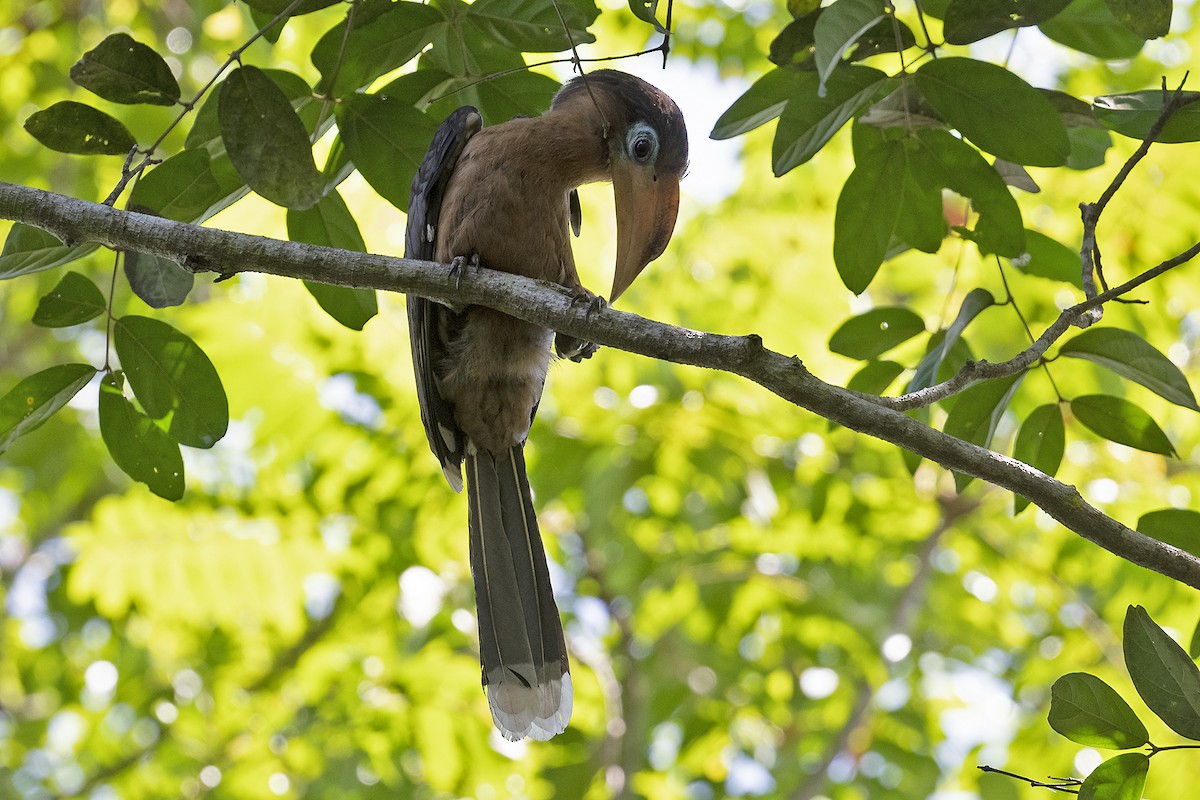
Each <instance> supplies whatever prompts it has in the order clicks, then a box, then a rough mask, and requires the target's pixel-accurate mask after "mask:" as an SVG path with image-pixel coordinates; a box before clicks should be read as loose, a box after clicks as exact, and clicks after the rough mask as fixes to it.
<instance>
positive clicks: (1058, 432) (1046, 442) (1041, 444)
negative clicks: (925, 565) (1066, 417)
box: [1013, 403, 1078, 741]
mask: <svg viewBox="0 0 1200 800" xmlns="http://www.w3.org/2000/svg"><path fill="white" fill-rule="evenodd" d="M1065 445H1066V433H1065V430H1064V426H1063V415H1062V409H1060V408H1059V407H1058V404H1057V403H1047V404H1046V405H1044V406H1038V407H1037V408H1035V409H1034V410H1033V413H1031V414H1030V415H1029V416H1028V417H1026V418H1025V422H1023V423H1022V424H1021V430H1020V431H1018V432H1017V441H1016V443H1015V444H1014V445H1013V458H1015V459H1017V460H1018V461H1023V462H1025V463H1026V464H1028V465H1029V466H1031V467H1033V468H1034V469H1037V470H1041V471H1042V472H1044V473H1046V474H1047V475H1049V476H1050V477H1052V478H1053V477H1054V476H1055V475H1056V474H1057V473H1058V468H1059V466H1060V465H1061V464H1062V457H1063V449H1064V447H1065ZM1028 505H1029V501H1028V500H1027V499H1025V498H1024V497H1022V496H1021V495H1014V496H1013V513H1014V514H1019V513H1021V512H1022V511H1024V510H1025V507H1026V506H1028ZM1051 713H1053V712H1051ZM1051 724H1052V725H1053V722H1052V723H1051ZM1055 730H1058V728H1055ZM1059 733H1062V731H1059ZM1063 735H1064V736H1065V735H1066V734H1063ZM1068 738H1070V737H1068ZM1076 741H1078V740H1076Z"/></svg>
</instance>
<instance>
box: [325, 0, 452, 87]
mask: <svg viewBox="0 0 1200 800" xmlns="http://www.w3.org/2000/svg"><path fill="white" fill-rule="evenodd" d="M373 9H378V11H373ZM354 19H355V26H354V28H353V29H352V30H351V31H350V36H349V39H346V22H345V21H343V22H342V23H341V24H339V25H336V26H334V27H333V28H330V29H329V31H328V32H326V34H325V35H324V36H322V37H321V40H320V41H319V42H317V45H316V47H314V48H313V51H312V62H313V64H314V65H315V66H316V68H317V69H318V70H320V72H321V82H320V83H319V84H318V85H317V91H319V92H324V93H332V94H334V95H335V96H342V95H344V94H347V93H349V92H352V91H354V90H356V89H359V88H361V87H364V86H367V85H368V84H370V83H371V81H373V80H375V79H376V78H378V77H379V76H380V75H385V74H387V73H389V72H391V71H392V70H394V69H396V68H398V67H402V66H404V65H405V64H407V63H408V62H409V61H411V60H412V59H414V58H416V56H417V55H418V54H419V53H420V52H421V50H423V49H424V48H425V46H426V45H428V44H429V43H430V42H431V41H433V36H434V33H436V29H437V27H438V26H440V25H444V24H446V18H445V17H444V16H443V15H442V13H441V12H440V11H438V10H437V9H436V8H434V7H433V6H427V5H422V4H421V3H411V2H398V3H393V2H391V0H369V1H368V2H367V3H365V4H363V5H362V6H361V7H360V8H359V10H358V11H357V12H356V15H355V18H354ZM343 41H345V50H344V52H343ZM339 54H342V55H343V57H342V60H341V61H340V62H339V61H338V55H339ZM335 73H336V75H337V77H336V83H334V81H335V78H334V74H335Z"/></svg>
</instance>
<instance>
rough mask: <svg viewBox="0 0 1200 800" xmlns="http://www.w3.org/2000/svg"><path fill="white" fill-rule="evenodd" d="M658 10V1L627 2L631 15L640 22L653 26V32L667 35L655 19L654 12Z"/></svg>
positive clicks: (632, 0) (640, 0)
mask: <svg viewBox="0 0 1200 800" xmlns="http://www.w3.org/2000/svg"><path fill="white" fill-rule="evenodd" d="M657 9H658V0H629V10H630V11H632V12H633V15H634V16H635V17H637V18H638V19H640V20H641V21H642V22H647V23H649V24H651V25H653V26H654V30H656V31H658V32H659V33H669V31H668V30H667V29H666V28H664V27H663V25H662V23H661V22H659V21H658V19H657V18H656V17H655V11H656V10H657Z"/></svg>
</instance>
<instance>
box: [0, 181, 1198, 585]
mask: <svg viewBox="0 0 1200 800" xmlns="http://www.w3.org/2000/svg"><path fill="white" fill-rule="evenodd" d="M0 218H3V219H12V220H15V221H17V222H22V223H24V224H27V225H32V226H34V227H37V228H41V229H42V230H45V231H48V232H49V233H51V234H53V235H54V236H56V237H58V238H59V239H60V240H64V241H72V242H98V243H100V244H103V245H105V246H107V247H111V248H115V249H124V250H136V251H138V252H142V253H148V254H150V255H155V256H159V257H161V258H169V259H171V260H173V261H175V262H176V263H179V264H182V265H184V266H185V268H187V269H190V270H192V271H193V272H216V273H218V274H220V275H234V274H237V273H239V272H262V273H267V274H271V275H280V276H284V277H288V278H300V279H304V280H312V281H317V282H320V283H328V284H336V285H339V286H352V287H364V288H372V289H380V290H384V291H393V292H409V293H413V294H417V295H420V296H422V297H427V298H429V299H431V300H434V301H436V302H440V303H445V304H448V305H456V306H461V305H471V304H478V305H485V306H488V307H489V308H495V309H497V310H499V311H502V312H504V313H506V314H509V315H511V316H515V317H518V318H520V319H523V320H525V321H527V322H532V323H534V324H537V325H541V326H543V327H547V328H552V329H554V330H556V331H561V332H563V333H566V334H568V335H570V336H573V337H575V338H577V339H580V340H582V341H588V342H597V343H599V344H603V345H607V346H609V347H614V348H617V349H620V350H625V351H627V352H631V353H637V354H639V355H643V356H647V357H649V358H656V359H660V360H664V361H671V362H674V363H677V364H686V365H690V366H695V367H703V368H707V369H715V370H721V371H724V372H729V373H732V374H735V375H740V376H741V377H743V378H747V379H748V380H750V381H753V382H755V383H757V384H759V385H760V386H762V387H764V388H765V389H767V390H768V391H770V392H773V393H774V394H776V395H778V396H779V397H781V398H783V399H784V400H786V401H787V402H789V403H791V404H793V405H795V406H798V407H800V408H804V409H807V410H808V411H811V412H813V413H814V414H817V415H818V416H821V417H823V418H825V419H828V420H831V421H833V422H836V423H838V424H840V425H843V426H845V427H847V428H850V429H852V430H856V431H858V432H860V433H865V434H867V435H869V436H873V437H875V438H877V439H881V440H883V441H886V442H890V443H892V444H895V445H898V446H900V447H903V448H905V449H907V450H910V451H912V452H914V453H916V454H918V455H921V456H924V457H926V458H928V459H930V460H931V461H934V462H936V463H938V464H940V465H942V466H944V467H946V468H948V469H952V470H955V471H957V472H962V473H964V474H967V475H971V476H973V477H976V478H979V479H981V480H984V481H987V482H988V483H991V484H992V485H994V486H998V487H1000V488H1002V489H1007V490H1009V491H1011V492H1015V493H1017V494H1019V495H1021V496H1023V497H1026V498H1028V499H1029V500H1030V501H1031V502H1032V503H1034V504H1035V505H1037V506H1039V507H1040V508H1042V509H1043V510H1044V511H1046V513H1047V514H1049V515H1050V516H1051V517H1053V518H1054V519H1056V520H1058V521H1059V522H1060V523H1061V524H1062V525H1063V526H1064V527H1066V528H1067V529H1069V530H1072V531H1074V532H1075V533H1077V534H1079V535H1080V536H1082V537H1083V538H1085V539H1087V540H1088V541H1090V542H1093V543H1095V544H1097V545H1099V546H1101V547H1103V548H1105V549H1106V550H1108V551H1110V552H1112V553H1114V554H1116V555H1118V556H1120V557H1121V558H1124V559H1125V560H1127V561H1129V562H1131V563H1134V564H1138V565H1140V566H1143V567H1146V568H1147V569H1150V570H1153V571H1155V572H1158V573H1160V574H1162V575H1165V576H1167V577H1169V578H1172V579H1174V580H1177V581H1180V582H1181V583H1185V584H1187V585H1188V586H1192V587H1195V588H1197V589H1200V558H1197V557H1195V556H1193V555H1191V554H1189V553H1186V552H1184V551H1182V550H1180V549H1178V548H1175V547H1172V546H1171V545H1168V544H1165V543H1163V542H1160V541H1157V540H1155V539H1152V538H1150V537H1148V536H1146V535H1144V534H1141V533H1138V532H1137V531H1135V530H1133V529H1131V528H1129V527H1128V526H1126V525H1123V524H1121V523H1120V522H1118V521H1116V520H1115V519H1113V518H1112V517H1109V516H1107V515H1105V514H1104V513H1102V512H1101V511H1099V510H1098V509H1096V508H1095V507H1094V506H1091V505H1089V504H1088V503H1087V502H1086V501H1084V499H1083V498H1082V497H1081V496H1080V495H1079V492H1078V491H1076V490H1075V488H1074V487H1071V486H1068V485H1067V484H1064V483H1061V482H1060V481H1056V480H1054V479H1053V478H1051V477H1050V476H1048V475H1046V474H1045V473H1043V472H1040V471H1038V470H1036V469H1033V468H1032V467H1030V466H1028V465H1027V464H1023V463H1021V462H1020V461H1017V460H1015V459H1012V458H1009V457H1007V456H1003V455H1000V454H999V453H994V452H992V451H990V450H987V449H985V448H982V447H977V446H975V445H972V444H969V443H967V442H964V441H962V440H961V439H956V438H955V437H953V436H949V435H947V434H945V433H943V432H942V431H938V430H934V429H932V428H930V427H928V426H926V425H923V424H921V423H920V422H917V421H916V420H914V419H912V418H910V417H908V416H907V415H905V414H902V413H899V412H898V411H896V410H893V409H890V408H886V407H883V406H881V405H880V403H879V402H877V401H878V398H872V399H867V398H864V397H862V396H860V395H859V394H857V393H855V392H850V391H847V390H845V389H842V388H840V387H837V386H833V385H831V384H828V383H826V382H825V381H822V380H820V379H819V378H817V377H816V376H814V375H813V374H812V373H810V372H809V371H808V370H806V369H805V368H804V365H803V364H802V363H800V360H799V358H797V357H795V356H792V357H788V356H785V355H783V354H781V353H777V352H773V351H771V350H768V349H767V348H765V347H764V346H763V343H762V339H761V337H759V336H757V335H754V334H750V335H747V336H724V335H718V334H712V333H702V332H700V331H694V330H688V329H685V328H679V327H676V326H673V325H667V324H665V323H661V322H655V321H652V320H648V319H645V318H643V317H639V316H637V315H635V314H628V313H624V312H621V311H617V310H616V309H613V308H611V307H609V308H604V309H601V310H598V311H593V312H590V313H589V311H588V310H587V309H585V308H580V307H579V306H578V304H576V303H575V302H574V301H573V298H572V297H571V296H570V294H569V293H568V292H567V291H566V290H565V289H563V288H562V287H561V286H557V285H554V284H549V283H545V282H542V281H534V280H531V279H529V278H524V277H521V276H518V275H510V274H506V273H499V272H495V271H493V270H488V269H480V270H478V271H477V272H475V273H472V274H471V275H470V276H469V278H468V279H464V280H463V281H462V283H461V285H460V286H455V285H454V281H453V280H451V279H450V278H449V274H448V269H447V267H446V265H444V264H436V263H433V262H427V261H416V260H412V259H404V258H393V257H388V256H381V255H375V254H370V253H351V252H347V251H345V250H338V249H335V248H328V247H317V246H314V245H307V244H302V243H298V242H285V241H279V240H276V239H269V238H266V237H262V236H249V235H246V234H238V233H233V232H230V231H222V230H215V229H211V228H203V227H200V226H198V225H187V224H184V223H180V222H173V221H171V220H167V219H163V218H161V217H155V216H151V215H148V214H138V213H135V212H129V211H122V210H119V209H115V208H112V207H110V206H105V205H101V204H99V203H89V202H87V201H84V200H77V199H75V198H71V197H65V196H63V195H59V194H54V193H52V192H46V191H42V190H40V189H33V188H30V187H27V186H17V185H14V184H9V183H3V182H0ZM1196 250H1198V251H1200V245H1197V246H1196ZM1184 255H1187V257H1190V255H1188V254H1184ZM1175 260H1177V261H1178V262H1179V263H1182V261H1183V260H1186V258H1184V257H1183V256H1182V255H1181V256H1180V257H1177V258H1176V259H1175ZM1170 266H1171V264H1170V263H1169V262H1164V264H1161V265H1159V267H1158V268H1156V269H1158V270H1159V271H1160V273H1161V272H1162V271H1166V269H1168V268H1170ZM1151 272H1153V271H1151ZM1152 277H1154V276H1153V275H1152V274H1150V273H1146V274H1143V275H1142V276H1139V277H1138V278H1137V279H1135V281H1140V282H1145V281H1147V280H1150V279H1151V278H1152ZM1131 283H1133V282H1131ZM1128 288H1132V287H1131V286H1130V287H1128ZM1121 291H1127V288H1126V286H1120V287H1117V288H1116V289H1113V290H1111V291H1110V292H1108V293H1105V294H1102V295H1098V296H1097V297H1096V298H1094V299H1093V300H1091V301H1088V302H1092V303H1096V304H1099V303H1103V302H1106V301H1107V300H1109V299H1111V297H1110V296H1109V295H1115V293H1118V292H1121ZM1047 335H1049V334H1044V336H1047Z"/></svg>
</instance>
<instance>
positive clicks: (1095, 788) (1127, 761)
mask: <svg viewBox="0 0 1200 800" xmlns="http://www.w3.org/2000/svg"><path fill="white" fill-rule="evenodd" d="M1149 769H1150V759H1149V757H1148V756H1146V755H1144V754H1143V753H1122V754H1121V755H1119V756H1113V757H1112V758H1110V759H1109V760H1108V761H1105V762H1104V763H1102V764H1101V765H1100V766H1098V767H1096V768H1095V769H1094V770H1092V774H1091V775H1088V776H1087V779H1086V780H1084V782H1083V785H1082V786H1080V787H1079V800H1141V797H1142V790H1143V789H1144V788H1146V773H1147V772H1148V771H1149Z"/></svg>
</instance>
